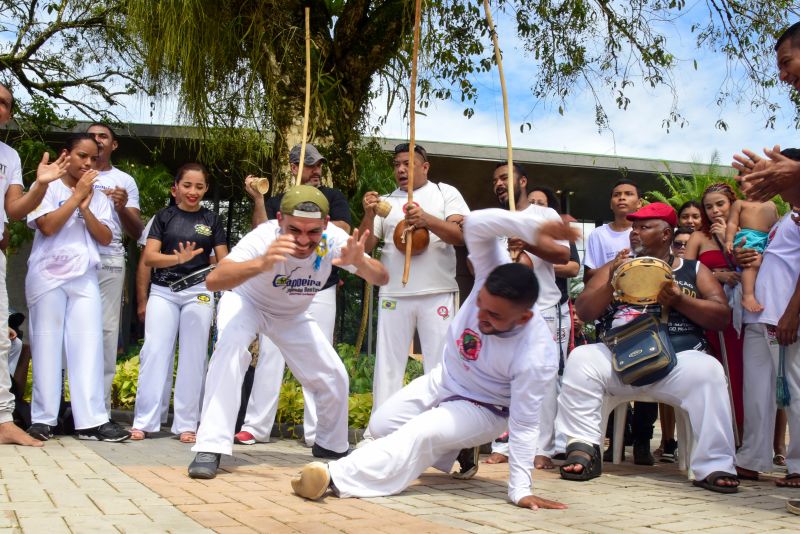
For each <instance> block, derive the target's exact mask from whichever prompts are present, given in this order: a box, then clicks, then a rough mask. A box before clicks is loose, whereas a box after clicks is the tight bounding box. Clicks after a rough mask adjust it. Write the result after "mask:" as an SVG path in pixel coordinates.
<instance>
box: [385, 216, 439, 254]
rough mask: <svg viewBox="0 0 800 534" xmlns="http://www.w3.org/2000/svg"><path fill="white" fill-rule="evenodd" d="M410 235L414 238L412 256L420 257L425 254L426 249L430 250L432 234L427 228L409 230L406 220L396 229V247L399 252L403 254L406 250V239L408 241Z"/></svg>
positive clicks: (398, 224)
mask: <svg viewBox="0 0 800 534" xmlns="http://www.w3.org/2000/svg"><path fill="white" fill-rule="evenodd" d="M409 234H411V235H412V236H413V237H412V239H413V241H412V242H411V255H412V256H418V255H420V254H422V253H423V252H425V249H427V248H428V244H429V243H430V241H431V236H430V232H428V229H427V228H414V227H411V229H409V227H408V223H407V222H406V220H405V219H403V220H402V221H400V222H399V223H397V226H395V227H394V236H393V237H394V246H395V247H397V250H399V251H401V252H404V251H405V250H406V239H408V237H409Z"/></svg>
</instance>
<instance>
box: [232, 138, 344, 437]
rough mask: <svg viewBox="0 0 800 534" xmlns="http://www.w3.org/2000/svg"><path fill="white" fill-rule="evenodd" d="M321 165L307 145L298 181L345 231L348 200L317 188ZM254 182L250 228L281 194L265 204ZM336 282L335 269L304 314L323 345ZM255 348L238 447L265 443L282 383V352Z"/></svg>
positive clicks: (308, 425) (310, 418)
mask: <svg viewBox="0 0 800 534" xmlns="http://www.w3.org/2000/svg"><path fill="white" fill-rule="evenodd" d="M300 148H301V147H300V145H295V146H294V147H293V148H292V150H291V151H289V165H290V171H291V174H292V176H297V171H298V168H299V165H300ZM326 162H327V160H326V159H325V158H324V157H323V156H322V154H320V152H319V150H317V147H315V146H314V145H312V144H307V145H306V155H305V161H304V163H305V164H304V165H303V176H302V177H301V179H300V182H301V183H302V184H303V185H310V186H313V187H316V188H317V189H319V190H320V192H321V193H322V194H323V195H325V198H326V199H328V206H329V208H330V211H329V213H328V216H329V217H330V222H329V224H333V225H336V226H338V227H339V228H341V229H342V230H344V231H345V232H347V233H350V222H351V219H350V206H349V205H348V204H347V198H346V197H345V196H344V194H343V193H342V192H341V191H339V190H338V189H334V188H333V187H326V186H324V185H322V165H323V164H324V163H326ZM253 180H254V177H253V176H248V177H247V178H245V191H246V192H247V194H248V195H250V197H251V198H252V199H253V228H255V227H257V226H258V225H259V224H262V223H264V222H266V221H267V220H268V219H275V218H276V217H277V214H278V211H279V210H280V204H281V200H283V194H278V195H275V196H273V197H270V198H269V199H267V200H266V201H265V199H264V196H263V195H262V194H261V193H259V192H258V191H256V190H255V189H253V187H252V182H253ZM338 283H339V273H338V269H337V268H335V267H334V268H333V269H331V274H330V276H329V277H328V279H327V280H326V281H325V284H323V286H322V289H320V290H319V291H318V292H317V294H316V295H314V300H312V301H311V304H310V305H309V307H308V313H309V314H311V317H312V318H313V319H314V320H315V321H316V322H317V324H318V325H319V327H320V329H321V330H322V333H323V334H325V338H326V339H327V340H328V343H331V344H333V330H334V327H335V324H336V286H337V284H338ZM258 347H259V352H258V363H257V364H256V369H255V375H254V377H253V389H252V390H251V392H250V398H249V399H248V402H247V413H246V414H245V417H244V423H243V424H242V429H241V431H239V432H237V433H236V435H235V436H234V442H236V443H240V444H242V445H253V444H254V443H256V442H259V441H260V442H268V441H269V436H270V433H271V432H272V425H273V423H274V422H275V414H276V413H277V411H278V399H279V397H280V391H281V384H282V383H283V369H284V367H285V361H284V359H283V356H282V355H281V352H280V351H279V350H278V348H277V347H276V346H275V344H274V343H273V342H272V341H270V339H269V338H268V337H266V336H259V338H258ZM303 400H304V403H303V441H304V443H305V444H306V446H308V447H313V446H314V438H315V437H316V433H317V409H316V403H315V402H314V398H313V397H312V396H311V395H308V394H307V393H306V392H305V391H303Z"/></svg>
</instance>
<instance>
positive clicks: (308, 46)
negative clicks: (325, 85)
mask: <svg viewBox="0 0 800 534" xmlns="http://www.w3.org/2000/svg"><path fill="white" fill-rule="evenodd" d="M305 14H306V101H305V110H304V111H303V139H302V140H301V141H300V164H299V165H298V166H297V179H296V180H295V185H300V184H301V183H302V180H303V166H304V165H305V162H306V138H307V137H308V112H309V109H310V108H311V9H310V8H306V9H305Z"/></svg>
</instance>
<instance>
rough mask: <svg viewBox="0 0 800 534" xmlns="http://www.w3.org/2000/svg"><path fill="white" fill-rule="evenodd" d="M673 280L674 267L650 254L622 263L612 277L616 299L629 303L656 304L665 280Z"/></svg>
mask: <svg viewBox="0 0 800 534" xmlns="http://www.w3.org/2000/svg"><path fill="white" fill-rule="evenodd" d="M672 280H673V276H672V268H671V267H670V266H669V265H668V264H667V262H665V261H663V260H659V259H658V258H651V257H648V256H645V257H642V258H633V259H630V260H627V261H626V262H624V263H623V264H622V265H620V266H619V267H618V268H617V270H616V271H615V272H614V275H613V277H612V278H611V286H612V287H613V288H614V299H615V300H617V301H620V302H626V303H628V304H655V303H656V297H657V296H658V292H659V291H661V286H663V285H664V282H671V281H672Z"/></svg>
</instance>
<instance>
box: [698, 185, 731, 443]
mask: <svg viewBox="0 0 800 534" xmlns="http://www.w3.org/2000/svg"><path fill="white" fill-rule="evenodd" d="M734 202H736V193H734V191H733V188H731V186H730V185H728V184H726V183H722V182H720V183H716V184H712V185H710V186H708V187H707V188H706V190H705V191H703V196H702V197H701V199H700V205H701V206H702V209H701V211H700V217H701V222H700V227H699V228H698V229H697V231H695V232H694V233H693V234H692V237H690V238H689V243H688V245H687V246H686V256H685V257H686V259H697V260H700V262H701V263H702V264H703V265H705V266H706V267H708V268H709V269H711V272H712V274H713V275H714V278H716V279H717V280H718V281H719V283H720V284H722V285H723V287H725V291H726V293H728V294H731V292H732V291H734V290H735V289H736V286H737V285H739V282H740V275H739V273H738V272H736V268H735V266H734V263H733V258H731V257H730V256H729V255H728V254H727V253H726V252H725V248H724V246H725V245H724V243H725V231H726V230H727V227H728V215H729V213H730V209H731V206H732V205H733V203H734ZM738 312H739V313H741V306H740V307H739V310H738ZM733 313H734V315H735V314H736V313H737V310H736V309H734V311H733ZM720 337H721V338H722V340H723V343H724V347H725V351H726V354H727V357H728V371H729V373H730V376H729V377H728V380H729V381H730V385H731V390H732V391H733V410H734V415H735V416H736V425H737V427H738V429H739V437H740V438H741V432H742V428H743V421H744V411H743V405H742V372H743V363H742V346H743V343H744V338H743V336H740V335H739V333H738V332H737V331H736V328H735V327H734V323H733V320H731V321H730V322H729V323H728V326H726V327H725V330H723V331H722V336H720V333H719V332H715V331H708V332H706V338H707V339H708V342H709V345H710V346H711V353H712V354H714V355H715V356H716V357H717V358H718V359H720V360H721V359H722V347H721V346H720Z"/></svg>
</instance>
